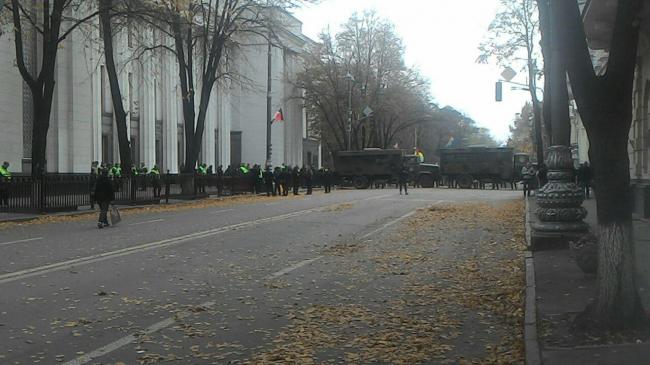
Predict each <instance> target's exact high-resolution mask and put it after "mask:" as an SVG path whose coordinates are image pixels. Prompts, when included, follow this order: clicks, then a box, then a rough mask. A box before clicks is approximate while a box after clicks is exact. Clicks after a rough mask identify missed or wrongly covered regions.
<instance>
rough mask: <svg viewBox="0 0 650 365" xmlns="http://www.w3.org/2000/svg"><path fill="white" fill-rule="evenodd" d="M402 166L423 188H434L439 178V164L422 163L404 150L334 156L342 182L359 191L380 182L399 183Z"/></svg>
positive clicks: (357, 152) (379, 150)
mask: <svg viewBox="0 0 650 365" xmlns="http://www.w3.org/2000/svg"><path fill="white" fill-rule="evenodd" d="M403 166H404V167H406V168H407V169H408V170H409V173H410V175H411V179H412V180H413V181H415V182H416V183H418V184H419V185H420V186H422V187H433V185H434V182H435V181H437V180H438V178H439V174H438V167H437V165H431V164H421V163H419V161H417V156H414V155H406V154H405V153H404V151H403V150H398V149H379V148H368V149H365V150H363V151H341V152H338V153H336V154H335V155H334V170H335V171H336V174H337V176H338V177H339V179H340V180H341V181H342V182H343V183H348V184H351V185H352V186H354V187H355V188H357V189H367V188H368V187H370V186H371V185H372V184H373V183H374V182H377V181H384V182H385V181H388V182H394V181H397V174H398V173H399V172H400V170H401V169H402V167H403Z"/></svg>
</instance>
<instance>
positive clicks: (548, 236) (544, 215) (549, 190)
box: [531, 146, 589, 249]
mask: <svg viewBox="0 0 650 365" xmlns="http://www.w3.org/2000/svg"><path fill="white" fill-rule="evenodd" d="M546 165H547V166H548V183H547V184H546V185H544V186H543V187H542V188H541V189H539V190H538V191H537V194H536V198H537V206H538V208H537V210H536V211H535V215H536V216H537V221H536V222H534V223H532V224H531V226H532V229H533V231H532V240H531V244H532V246H533V249H540V248H543V247H547V246H553V247H558V246H568V243H569V241H571V240H577V239H578V238H580V237H581V236H582V235H583V234H585V233H586V232H587V231H588V229H589V226H588V225H587V224H586V223H584V222H583V221H582V220H583V219H584V218H585V217H586V216H587V211H586V210H585V208H583V207H582V202H583V200H584V193H583V191H582V189H580V188H579V187H578V186H577V185H576V183H575V181H574V173H573V159H572V158H571V149H570V148H569V147H568V146H551V147H549V151H548V157H547V158H546Z"/></svg>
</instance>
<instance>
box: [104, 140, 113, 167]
mask: <svg viewBox="0 0 650 365" xmlns="http://www.w3.org/2000/svg"><path fill="white" fill-rule="evenodd" d="M102 162H103V163H113V136H112V135H110V134H102Z"/></svg>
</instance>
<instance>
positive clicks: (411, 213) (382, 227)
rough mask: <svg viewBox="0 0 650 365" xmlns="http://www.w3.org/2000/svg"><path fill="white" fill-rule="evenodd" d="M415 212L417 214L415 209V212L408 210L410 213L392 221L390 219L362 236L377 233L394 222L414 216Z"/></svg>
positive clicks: (365, 236) (366, 236)
mask: <svg viewBox="0 0 650 365" xmlns="http://www.w3.org/2000/svg"><path fill="white" fill-rule="evenodd" d="M413 214H415V212H414V211H413V212H408V213H406V214H404V215H403V216H401V217H399V218H397V219H393V220H392V221H390V222H388V223H386V224H384V225H383V226H381V227H379V228H377V229H375V230H374V231H371V232H368V233H366V234H364V235H363V236H361V238H368V237H370V236H372V235H373V234H375V233H377V232H379V231H381V230H384V229H386V228H388V227H390V226H392V225H393V224H395V223H397V222H399V221H401V220H402V219H406V218H408V217H410V216H412V215H413Z"/></svg>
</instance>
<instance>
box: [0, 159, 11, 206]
mask: <svg viewBox="0 0 650 365" xmlns="http://www.w3.org/2000/svg"><path fill="white" fill-rule="evenodd" d="M9 181H11V172H10V171H9V162H7V161H5V162H3V163H2V166H0V203H2V204H4V205H9Z"/></svg>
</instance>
